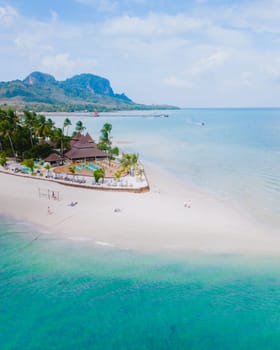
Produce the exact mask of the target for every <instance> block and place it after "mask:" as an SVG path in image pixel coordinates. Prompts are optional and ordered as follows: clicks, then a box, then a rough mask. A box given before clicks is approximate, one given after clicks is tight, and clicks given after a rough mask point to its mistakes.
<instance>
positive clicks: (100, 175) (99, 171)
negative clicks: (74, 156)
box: [92, 168, 105, 183]
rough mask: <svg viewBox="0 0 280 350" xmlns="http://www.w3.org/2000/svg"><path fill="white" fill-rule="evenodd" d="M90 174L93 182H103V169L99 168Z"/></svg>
mask: <svg viewBox="0 0 280 350" xmlns="http://www.w3.org/2000/svg"><path fill="white" fill-rule="evenodd" d="M92 174H93V177H94V180H95V182H96V183H98V181H99V180H100V179H102V180H104V177H105V170H104V169H103V168H99V169H96V170H95V171H94V172H93V173H92Z"/></svg>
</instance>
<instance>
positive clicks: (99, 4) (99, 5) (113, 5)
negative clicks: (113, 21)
mask: <svg viewBox="0 0 280 350" xmlns="http://www.w3.org/2000/svg"><path fill="white" fill-rule="evenodd" d="M76 1H77V2H78V3H80V4H84V5H88V6H93V7H95V8H96V9H97V10H98V11H101V12H114V11H115V10H116V9H117V8H118V3H117V2H116V1H111V0H76Z"/></svg>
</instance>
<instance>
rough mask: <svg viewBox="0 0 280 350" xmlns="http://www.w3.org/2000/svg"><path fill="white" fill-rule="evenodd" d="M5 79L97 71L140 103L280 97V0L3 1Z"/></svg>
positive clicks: (243, 103)
mask: <svg viewBox="0 0 280 350" xmlns="http://www.w3.org/2000/svg"><path fill="white" fill-rule="evenodd" d="M0 45H1V55H0V81H10V80H15V79H24V78H25V77H26V76H27V75H28V74H29V73H31V72H33V71H41V72H44V73H49V74H52V75H53V76H54V77H55V78H56V79H57V80H64V79H66V78H69V77H72V76H73V75H76V74H81V73H92V74H95V75H99V76H102V77H105V78H107V79H109V80H110V82H111V86H112V88H113V90H114V92H116V93H125V94H126V95H127V96H128V97H129V98H131V99H132V100H133V101H134V102H138V103H145V104H169V105H175V106H179V107H191V108H193V107H198V108H199V107H202V108H206V107H276V106H279V105H280V102H279V100H280V99H279V97H280V0H262V1H259V0H250V1H247V0H242V1H241V0H235V1H233V0H48V1H38V0H4V1H2V0H0Z"/></svg>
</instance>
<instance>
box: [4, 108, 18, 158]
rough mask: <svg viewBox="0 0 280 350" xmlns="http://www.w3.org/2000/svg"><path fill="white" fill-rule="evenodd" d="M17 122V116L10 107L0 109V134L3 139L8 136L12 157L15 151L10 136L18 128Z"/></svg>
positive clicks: (11, 136)
mask: <svg viewBox="0 0 280 350" xmlns="http://www.w3.org/2000/svg"><path fill="white" fill-rule="evenodd" d="M18 122H19V120H18V117H17V115H16V113H15V112H14V111H13V110H12V109H8V110H6V111H5V110H0V135H2V137H3V138H4V139H5V138H8V140H9V143H10V146H11V150H12V153H13V155H14V157H16V151H15V147H14V143H13V140H12V138H13V135H15V132H16V130H17V128H18V125H19V123H18Z"/></svg>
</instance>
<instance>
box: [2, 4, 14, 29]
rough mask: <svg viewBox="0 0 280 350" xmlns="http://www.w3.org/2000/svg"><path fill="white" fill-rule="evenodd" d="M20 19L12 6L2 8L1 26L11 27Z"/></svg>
mask: <svg viewBox="0 0 280 350" xmlns="http://www.w3.org/2000/svg"><path fill="white" fill-rule="evenodd" d="M17 17H18V12H17V10H16V9H15V8H14V7H11V6H0V25H1V24H2V25H11V24H13V23H14V21H15V19H16V18H17Z"/></svg>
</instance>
